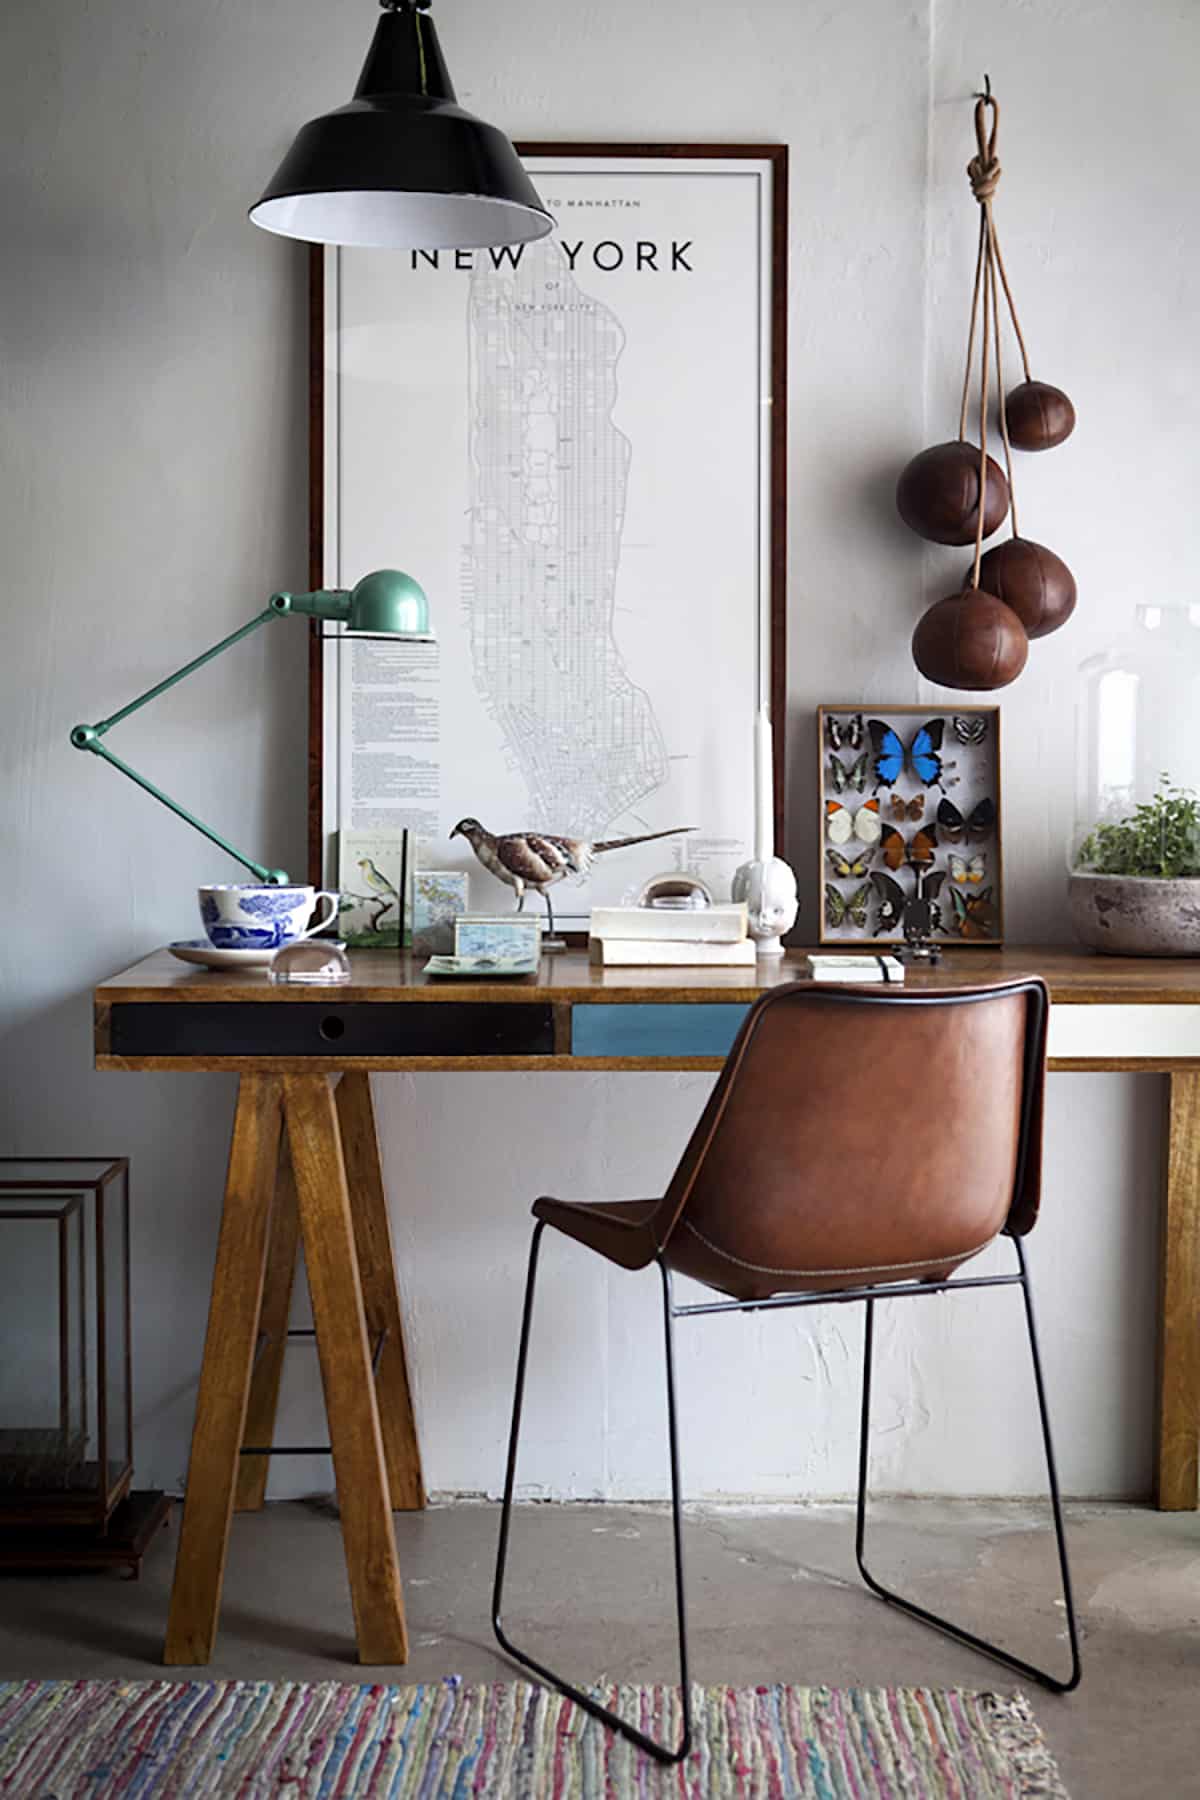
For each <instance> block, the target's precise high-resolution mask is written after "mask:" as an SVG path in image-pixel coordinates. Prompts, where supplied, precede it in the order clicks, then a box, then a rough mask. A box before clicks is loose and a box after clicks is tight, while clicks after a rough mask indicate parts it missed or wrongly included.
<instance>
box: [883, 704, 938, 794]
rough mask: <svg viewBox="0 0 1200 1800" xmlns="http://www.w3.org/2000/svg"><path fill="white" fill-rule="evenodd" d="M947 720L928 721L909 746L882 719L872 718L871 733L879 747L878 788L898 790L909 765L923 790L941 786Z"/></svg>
mask: <svg viewBox="0 0 1200 1800" xmlns="http://www.w3.org/2000/svg"><path fill="white" fill-rule="evenodd" d="M945 729H946V721H945V719H926V721H925V723H924V725H922V726H921V728H920V730H919V731H918V732H916V733H915V735H914V737H913V740H912V743H911V744H905V743H904V742H903V741H902V739H901V738H900V737H899V736H898V734H897V733H896V732H895V731H893V730H892V727H891V726H890V725H885V723H884V721H883V720H882V719H868V720H867V730H868V731H869V732H870V733H871V742H872V744H873V745H874V747H875V786H876V788H877V789H878V788H881V787H895V785H896V783H897V782H898V781H899V779H900V777H901V775H902V774H903V773H904V768H905V764H907V765H908V767H909V768H910V769H911V770H912V773H913V776H914V778H915V779H916V780H917V781H919V782H920V783H921V786H922V787H927V788H929V787H941V786H942V785H943V784H942V759H941V757H940V756H939V755H938V752H939V751H940V749H941V747H942V733H943V732H944V731H945Z"/></svg>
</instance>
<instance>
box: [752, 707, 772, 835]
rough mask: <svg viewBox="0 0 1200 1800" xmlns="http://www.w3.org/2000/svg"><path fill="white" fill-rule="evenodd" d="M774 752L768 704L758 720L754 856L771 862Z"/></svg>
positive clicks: (759, 713) (756, 727) (756, 729)
mask: <svg viewBox="0 0 1200 1800" xmlns="http://www.w3.org/2000/svg"><path fill="white" fill-rule="evenodd" d="M773 764H774V758H773V756H772V753H771V719H770V715H769V714H768V712H767V709H766V707H765V706H761V707H759V710H758V717H757V719H756V720H755V721H754V859H755V861H756V862H768V861H769V860H770V858H771V857H772V856H774V854H775V773H774V766H773Z"/></svg>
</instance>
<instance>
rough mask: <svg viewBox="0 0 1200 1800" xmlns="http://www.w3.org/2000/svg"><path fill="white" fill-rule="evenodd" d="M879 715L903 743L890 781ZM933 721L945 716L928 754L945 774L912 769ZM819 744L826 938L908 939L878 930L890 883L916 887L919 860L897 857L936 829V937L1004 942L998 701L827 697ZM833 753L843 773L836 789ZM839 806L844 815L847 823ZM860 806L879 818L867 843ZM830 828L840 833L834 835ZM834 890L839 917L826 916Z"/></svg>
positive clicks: (857, 941)
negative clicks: (854, 907) (875, 701)
mask: <svg viewBox="0 0 1200 1800" xmlns="http://www.w3.org/2000/svg"><path fill="white" fill-rule="evenodd" d="M831 721H832V722H833V729H831V723H830V722H831ZM856 721H857V722H858V729H857V732H856V731H855V722H856ZM872 721H878V722H879V723H880V724H881V725H882V726H883V727H884V728H885V729H890V730H892V731H893V732H894V733H895V735H896V737H897V738H898V739H899V741H900V746H901V748H902V751H903V755H902V758H901V763H900V769H899V773H898V774H897V775H896V777H895V780H894V781H893V782H889V781H887V780H881V779H878V767H877V764H878V762H879V761H880V760H883V759H882V758H881V757H880V754H879V746H878V745H877V744H876V742H875V734H874V733H872V731H871V728H870V727H871V722H872ZM914 721H916V722H917V723H916V724H914ZM959 721H962V729H961V730H960V728H959V724H958V722H959ZM931 723H934V724H940V727H941V731H940V736H939V734H938V733H937V732H934V733H933V739H932V740H931V741H930V743H929V744H928V745H927V746H926V747H925V758H924V760H925V762H926V766H927V767H928V765H929V764H930V763H932V762H937V763H938V765H939V769H940V777H941V778H940V779H939V780H935V781H925V780H921V779H918V778H917V776H916V775H915V774H914V772H913V767H912V763H911V757H912V754H913V753H914V751H916V753H917V754H918V755H921V752H920V751H917V738H918V736H919V734H920V731H921V728H922V727H923V726H926V725H929V724H931ZM980 732H981V733H982V735H981V736H980V737H979V741H977V742H974V743H973V742H971V737H972V735H974V734H976V733H980ZM835 737H836V738H837V739H838V741H837V742H836V743H835V741H834V740H835ZM934 740H936V741H934ZM817 746H818V749H817V754H818V758H819V768H818V772H817V793H818V796H819V808H818V818H819V842H820V848H819V851H818V856H819V859H820V860H819V874H818V884H819V892H820V895H821V932H820V942H821V943H822V944H842V945H845V946H847V947H849V948H854V947H855V946H858V945H867V944H871V945H880V946H882V945H886V944H901V943H903V942H904V938H903V933H902V932H901V931H900V930H899V929H894V930H891V931H889V930H887V929H885V930H883V931H879V930H878V923H879V919H880V915H881V913H882V912H884V911H885V908H886V906H887V902H886V901H885V899H884V895H885V893H886V891H887V889H886V884H887V883H889V882H890V883H892V884H894V886H895V887H897V888H898V889H900V890H901V891H902V892H903V893H904V895H905V896H908V895H909V894H910V893H911V891H912V887H913V876H912V874H911V873H909V872H908V871H909V870H911V868H912V867H913V865H912V864H911V863H909V862H908V861H907V858H906V857H902V860H900V861H899V862H897V861H895V860H894V858H895V857H896V856H898V855H900V854H901V852H902V850H905V849H907V848H909V847H910V846H911V845H912V843H913V842H914V841H915V839H916V838H917V837H918V836H920V835H925V836H927V835H928V834H929V832H930V829H931V828H932V832H933V837H934V843H933V853H932V857H931V859H930V861H929V862H928V863H927V864H926V865H924V866H925V869H926V871H927V874H935V873H937V874H940V875H941V876H942V880H941V882H940V884H939V887H938V892H937V894H936V896H934V897H933V898H934V905H935V906H936V907H937V909H938V912H939V914H940V924H939V925H938V928H937V929H936V930H935V931H934V932H933V933H932V936H933V938H934V940H935V941H936V942H937V943H939V944H957V945H962V946H963V947H964V948H970V946H971V945H973V944H977V945H979V946H980V947H984V946H987V945H993V946H994V945H996V944H1000V943H1003V941H1004V863H1003V851H1002V843H1001V829H1002V827H1001V816H1002V815H1001V797H1000V708H999V707H998V706H959V707H955V706H950V707H945V708H938V707H936V706H928V705H926V706H911V705H898V706H887V705H885V706H875V705H869V704H867V703H865V702H863V701H851V702H848V703H843V704H841V705H828V704H827V705H823V706H819V707H818V708H817ZM864 757H865V759H866V760H865V762H863V760H862V759H863V758H864ZM835 760H837V761H838V762H839V763H840V765H841V768H842V771H843V773H844V776H845V779H844V780H843V783H842V786H841V787H840V788H839V787H838V786H837V785H836V777H837V770H835V769H834V767H833V763H834V761H835ZM860 777H861V784H860V780H859V778H860ZM956 789H958V790H961V797H960V798H959V797H955V790H956ZM947 790H949V791H947ZM922 793H923V794H924V796H925V805H924V807H923V808H922V809H921V812H920V814H919V815H917V814H916V813H914V811H913V807H914V806H915V803H916V800H917V797H918V795H919V794H922ZM935 793H936V795H937V798H936V799H935V798H934V795H935ZM988 802H990V803H991V809H992V812H991V816H990V818H989V816H988V804H987V803H988ZM947 809H948V811H947ZM839 811H840V812H842V813H844V814H846V815H848V817H845V818H843V819H842V820H841V821H840V822H839V821H838V820H837V813H838V812H839ZM864 812H869V813H871V814H872V817H873V819H874V823H873V824H871V826H870V830H869V833H868V838H867V839H862V838H860V837H859V836H858V829H859V819H860V815H862V814H863V813H864ZM948 812H949V813H953V814H954V819H953V820H948ZM939 813H940V814H941V817H939ZM847 827H848V829H847ZM985 827H986V828H985ZM831 829H832V830H833V831H835V832H836V833H837V835H835V836H832V837H831V835H830V832H831ZM947 829H949V832H950V833H951V835H950V836H947V835H946V834H947ZM897 840H899V842H898V841H897ZM889 845H890V848H891V853H890V855H889V851H888V846H889ZM835 858H837V859H838V860H840V861H841V863H842V864H843V865H844V870H843V871H842V872H839V871H838V869H837V867H836V866H835V860H834V859H835ZM877 877H878V878H879V879H876V878H877ZM864 888H865V889H866V890H867V893H866V895H865V896H864V895H863V893H862V890H863V889H864ZM829 890H831V892H832V895H833V897H834V902H835V904H840V906H841V908H842V917H841V919H840V920H839V921H838V922H837V923H836V924H835V923H833V921H832V920H831V918H830V916H829V908H830V904H831V900H830V892H829ZM852 900H858V901H859V902H860V911H861V913H862V917H861V920H859V919H856V918H855V917H853V916H852V914H851V910H850V903H851V901H852Z"/></svg>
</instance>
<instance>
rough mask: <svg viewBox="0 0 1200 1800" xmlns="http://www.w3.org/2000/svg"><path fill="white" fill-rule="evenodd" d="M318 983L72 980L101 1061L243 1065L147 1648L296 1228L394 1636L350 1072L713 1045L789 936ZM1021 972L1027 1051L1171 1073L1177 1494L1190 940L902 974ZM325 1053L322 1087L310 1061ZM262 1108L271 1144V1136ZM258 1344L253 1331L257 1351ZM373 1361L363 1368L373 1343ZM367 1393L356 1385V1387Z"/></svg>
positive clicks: (361, 1165)
mask: <svg viewBox="0 0 1200 1800" xmlns="http://www.w3.org/2000/svg"><path fill="white" fill-rule="evenodd" d="M353 965H354V980H353V982H352V983H351V984H350V985H349V986H346V987H340V988H325V989H321V988H299V987H272V986H271V985H270V984H269V983H268V981H267V979H266V976H265V974H253V975H242V974H234V973H230V974H225V973H221V974H215V973H209V972H207V971H203V970H198V969H194V968H189V967H186V966H185V965H183V964H181V963H178V962H176V961H175V960H174V958H173V957H171V956H169V955H168V954H167V953H166V952H165V951H162V952H159V953H157V954H156V955H154V956H150V957H147V958H146V960H145V961H144V962H141V963H138V964H137V965H136V966H135V967H134V968H132V969H129V970H127V971H126V972H125V973H124V974H122V975H117V976H115V977H114V978H113V979H112V980H111V981H108V982H105V983H104V984H103V986H101V987H99V988H98V989H97V990H96V1066H97V1067H98V1068H100V1069H158V1070H162V1069H178V1070H182V1071H195V1070H215V1069H224V1070H234V1071H236V1072H237V1073H238V1074H239V1075H240V1076H241V1081H240V1086H239V1094H238V1105H237V1114H236V1117H235V1120H234V1130H233V1143H232V1147H231V1151H230V1159H229V1175H228V1181H227V1184H226V1190H225V1207H224V1214H223V1218H222V1225H221V1234H220V1241H219V1244H218V1248H217V1260H216V1268H215V1272H214V1276H213V1289H212V1301H211V1306H210V1311H209V1323H208V1333H207V1338H206V1341H205V1348H204V1363H203V1367H202V1371H201V1377H200V1391H199V1396H198V1400H197V1405H196V1423H195V1428H194V1432H193V1438H192V1456H191V1463H190V1465H189V1472H188V1488H187V1500H186V1504H185V1508H184V1518H183V1528H182V1532H181V1535H180V1544H179V1552H178V1557H177V1561H176V1568H175V1582H174V1588H173V1592H172V1599H171V1613H170V1620H169V1624H168V1629H167V1640H166V1648H165V1652H164V1656H165V1660H166V1661H167V1662H168V1663H172V1664H178V1663H187V1664H193V1663H204V1662H207V1661H208V1659H209V1656H210V1655H211V1652H212V1646H213V1640H214V1637H215V1634H216V1627H217V1616H218V1611H219V1608H220V1598H221V1581H222V1575H223V1571H224V1564H225V1550H226V1544H227V1541H228V1535H229V1528H230V1519H231V1514H232V1511H233V1509H234V1506H235V1504H236V1505H238V1506H239V1507H243V1508H253V1507H257V1506H261V1504H262V1498H263V1491H264V1488H265V1484H266V1466H267V1459H266V1457H265V1455H257V1456H255V1455H250V1456H242V1455H241V1454H240V1452H241V1450H242V1447H243V1445H244V1444H247V1443H248V1444H249V1445H251V1446H259V1445H262V1446H267V1445H269V1444H270V1443H271V1437H272V1431H273V1428H274V1415H275V1402H276V1396H277V1393H278V1387H279V1375H280V1369H281V1365H282V1353H283V1347H284V1343H285V1335H284V1334H285V1331H286V1323H287V1314H288V1304H289V1299H290V1295H291V1285H292V1273H293V1268H294V1264H295V1258H296V1247H297V1242H298V1240H302V1241H303V1243H304V1250H305V1260H306V1264H307V1269H308V1279H309V1286H310V1288H311V1292H312V1304H313V1319H314V1324H315V1328H316V1334H317V1343H318V1348H319V1352H320V1361H321V1376H322V1381H323V1384H324V1390H325V1404H326V1412H327V1414H328V1417H329V1431H330V1439H331V1444H332V1451H333V1460H334V1472H335V1476H336V1479H337V1487H338V1495H339V1499H340V1503H341V1512H342V1530H343V1536H344V1539H345V1546H346V1560H347V1566H348V1570H349V1576H350V1589H351V1595H352V1598H353V1603H354V1614H355V1624H356V1629H357V1635H358V1647H359V1655H360V1658H361V1660H362V1661H363V1662H364V1663H402V1662H404V1661H405V1660H406V1659H407V1637H406V1633H405V1626H404V1606H403V1599H402V1595H401V1587H400V1575H399V1569H398V1565H397V1560H396V1547H395V1537H394V1533H393V1529H392V1521H391V1516H390V1512H391V1509H392V1508H397V1509H400V1508H416V1507H420V1506H423V1505H424V1489H423V1485H422V1478H421V1463H420V1452H419V1448H418V1443H417V1433H416V1427H415V1424H414V1421H413V1414H412V1405H411V1400H410V1395H409V1384H408V1375H407V1370H406V1365H405V1356H404V1339H403V1330H402V1324H401V1317H400V1305H399V1299H398V1295H397V1290H396V1281H395V1273H394V1265H393V1260H392V1249H391V1240H390V1233H389V1229H388V1220H387V1207H386V1201H385V1196H384V1187H383V1177H382V1172H381V1169H380V1162H379V1150H378V1144H377V1140H376V1133H375V1120H374V1115H373V1112H372V1108H371V1092H370V1085H369V1076H370V1072H371V1071H372V1070H381V1071H382V1070H420V1069H451V1070H452V1069H463V1070H487V1069H490V1070H496V1071H503V1070H525V1069H528V1070H551V1069H562V1070H569V1069H586V1070H595V1069H648V1070H654V1069H719V1068H720V1066H721V1063H722V1060H723V1058H724V1056H725V1053H726V1051H727V1050H728V1048H729V1045H730V1044H731V1043H732V1041H733V1038H734V1035H735V1034H736V1032H737V1029H738V1026H739V1024H740V1023H741V1020H742V1018H743V1016H744V1014H745V1010H746V1008H747V1007H748V1006H749V1005H750V1004H751V1003H752V1002H753V1001H754V999H755V998H756V996H757V995H758V994H759V993H760V992H761V991H762V989H763V988H764V987H770V986H774V985H775V984H777V983H778V982H781V981H791V980H795V979H796V978H797V976H798V975H800V974H801V971H802V969H803V967H804V965H803V962H802V953H801V952H795V953H793V954H792V955H790V956H789V957H788V958H786V959H785V960H784V961H783V962H782V963H776V964H771V963H767V962H762V963H760V964H759V965H758V968H757V969H756V970H749V969H698V970H694V971H693V970H687V969H629V970H625V969H621V970H600V969H594V968H592V967H591V966H590V965H589V964H588V961H587V958H586V956H585V955H584V954H583V953H582V952H577V951H573V952H568V953H567V954H566V955H562V956H558V957H546V958H543V961H542V968H541V972H540V974H539V975H538V976H536V977H534V976H529V977H525V978H521V979H518V980H505V981H491V982H480V983H470V984H466V983H460V982H450V981H437V980H433V981H430V980H427V979H426V978H425V977H424V976H423V975H422V974H421V973H420V971H419V967H416V966H414V964H413V962H412V959H411V958H406V957H398V956H397V955H396V954H395V953H394V952H389V953H385V952H369V951H365V952H359V953H356V954H355V955H354V957H353ZM1021 974H1039V975H1042V976H1043V977H1044V978H1045V980H1046V981H1047V983H1048V984H1049V988H1050V995H1051V1000H1052V1006H1051V1013H1050V1046H1049V1047H1050V1067H1051V1069H1080V1070H1100V1069H1103V1070H1112V1069H1120V1070H1143V1071H1153V1072H1159V1073H1166V1074H1168V1075H1169V1076H1170V1086H1171V1098H1170V1126H1169V1155H1168V1173H1167V1182H1166V1194H1165V1200H1164V1221H1163V1237H1162V1243H1163V1254H1162V1304H1161V1308H1160V1318H1159V1342H1160V1357H1159V1377H1158V1417H1157V1437H1156V1443H1157V1470H1156V1497H1157V1503H1158V1505H1159V1506H1160V1507H1162V1508H1166V1509H1171V1510H1185V1509H1192V1508H1195V1507H1196V1504H1197V1452H1198V1447H1200V964H1197V963H1192V962H1188V961H1166V960H1161V961H1160V960H1150V959H1147V960H1142V959H1137V958H1124V957H1121V958H1117V957H1104V956H1096V955H1092V954H1091V953H1089V952H1085V951H1078V950H1072V949H1063V948H1052V949H1044V950H1043V949H1036V948H1034V949H1026V948H1020V949H1006V950H1003V951H988V950H978V951H968V950H956V951H952V952H950V953H948V954H947V955H946V957H945V958H944V960H943V962H942V963H941V964H940V965H939V966H938V967H937V968H935V969H925V970H913V971H910V972H909V985H910V986H911V987H919V988H938V987H943V986H948V985H955V984H958V983H961V982H964V981H965V982H972V981H986V980H988V979H996V978H999V977H1007V976H1015V975H1021ZM331 1076H340V1077H341V1080H340V1082H338V1083H337V1085H336V1089H335V1087H334V1085H333V1084H332V1083H331V1081H330V1079H329V1077H331ZM285 1122H286V1134H285V1135H286V1140H287V1145H288V1150H289V1153H287V1154H284V1155H283V1156H280V1155H279V1151H280V1145H281V1132H282V1131H283V1126H284V1123H285ZM260 1344H265V1348H263V1349H262V1350H261V1354H259V1355H257V1356H256V1350H257V1348H258V1347H259V1346H260ZM373 1359H375V1360H376V1361H377V1370H376V1377H375V1380H372V1361H373ZM377 1394H378V1399H377Z"/></svg>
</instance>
